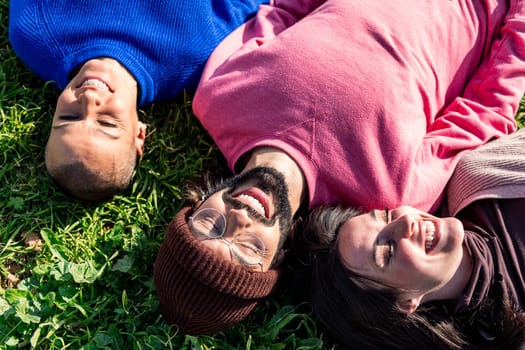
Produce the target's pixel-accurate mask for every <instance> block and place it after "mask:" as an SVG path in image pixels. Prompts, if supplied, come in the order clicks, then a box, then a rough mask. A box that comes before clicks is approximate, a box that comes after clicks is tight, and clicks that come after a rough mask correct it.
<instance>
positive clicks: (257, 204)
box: [234, 188, 270, 219]
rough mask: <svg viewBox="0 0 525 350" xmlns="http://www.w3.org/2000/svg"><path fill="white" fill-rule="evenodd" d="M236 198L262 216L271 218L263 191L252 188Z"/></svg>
mask: <svg viewBox="0 0 525 350" xmlns="http://www.w3.org/2000/svg"><path fill="white" fill-rule="evenodd" d="M234 198H235V199H237V200H238V201H239V202H241V203H243V204H245V205H247V206H249V207H250V208H252V209H253V210H254V211H256V212H257V213H259V214H260V215H261V216H263V217H265V218H267V219H268V218H269V217H270V215H269V214H270V213H269V209H268V200H267V198H266V196H265V193H264V192H263V191H261V190H259V189H257V188H252V189H249V190H246V191H243V192H241V193H239V194H237V195H235V196H234Z"/></svg>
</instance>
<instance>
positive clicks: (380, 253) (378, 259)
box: [374, 239, 395, 269]
mask: <svg viewBox="0 0 525 350" xmlns="http://www.w3.org/2000/svg"><path fill="white" fill-rule="evenodd" d="M394 250H395V242H394V240H392V239H386V240H385V239H382V240H378V241H377V242H376V246H375V249H374V262H375V264H376V265H377V266H378V267H379V268H381V269H384V268H386V267H388V266H389V265H390V263H391V262H392V258H393V256H394Z"/></svg>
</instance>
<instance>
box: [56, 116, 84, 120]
mask: <svg viewBox="0 0 525 350" xmlns="http://www.w3.org/2000/svg"><path fill="white" fill-rule="evenodd" d="M58 119H60V120H64V121H75V120H80V119H81V118H80V117H79V116H76V115H61V116H59V117H58Z"/></svg>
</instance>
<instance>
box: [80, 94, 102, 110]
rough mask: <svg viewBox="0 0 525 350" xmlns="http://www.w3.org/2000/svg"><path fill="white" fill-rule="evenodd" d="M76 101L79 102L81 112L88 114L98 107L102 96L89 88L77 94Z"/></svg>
mask: <svg viewBox="0 0 525 350" xmlns="http://www.w3.org/2000/svg"><path fill="white" fill-rule="evenodd" d="M78 103H80V106H81V108H82V112H83V114H84V115H88V114H89V113H91V112H94V111H96V109H97V108H98V107H100V105H101V104H102V98H101V96H100V94H98V93H97V92H96V91H95V90H92V89H89V90H85V91H83V92H82V93H81V94H80V95H79V96H78Z"/></svg>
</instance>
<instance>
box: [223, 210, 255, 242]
mask: <svg viewBox="0 0 525 350" xmlns="http://www.w3.org/2000/svg"><path fill="white" fill-rule="evenodd" d="M226 219H227V220H226V221H227V227H226V232H224V235H225V236H234V235H235V233H237V232H238V231H240V230H244V229H247V228H249V227H250V226H251V225H252V223H253V220H252V219H251V218H250V216H249V215H248V212H247V211H246V210H244V209H234V208H232V209H230V211H229V212H228V215H227V218H226Z"/></svg>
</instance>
